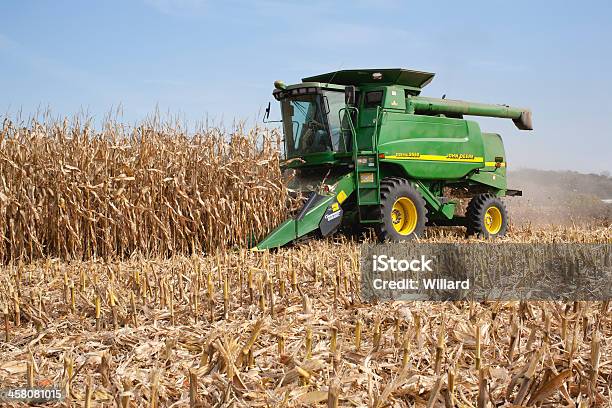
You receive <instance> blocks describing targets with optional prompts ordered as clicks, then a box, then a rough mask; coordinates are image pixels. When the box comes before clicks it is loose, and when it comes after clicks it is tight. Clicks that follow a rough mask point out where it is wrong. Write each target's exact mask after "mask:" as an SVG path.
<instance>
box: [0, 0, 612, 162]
mask: <svg viewBox="0 0 612 408" xmlns="http://www.w3.org/2000/svg"><path fill="white" fill-rule="evenodd" d="M0 15H2V24H1V25H0V70H1V72H2V75H0V90H1V93H0V109H2V111H3V112H9V113H15V112H17V111H18V110H21V111H22V112H23V115H24V116H28V115H30V114H32V113H34V112H36V110H37V109H38V108H40V107H42V108H46V107H50V108H51V110H52V112H53V113H54V115H57V116H63V115H72V114H73V113H77V112H80V111H86V112H88V113H89V114H90V115H92V116H93V117H94V118H95V119H96V120H97V121H101V120H102V118H103V117H104V116H105V115H106V114H107V113H108V112H109V111H110V110H111V108H113V107H116V106H117V105H119V104H121V106H122V108H123V120H124V121H126V122H128V123H135V122H136V121H138V120H140V119H142V118H144V117H145V116H147V114H150V113H151V112H153V111H154V109H155V107H156V106H159V109H160V110H161V111H162V112H170V113H172V114H175V115H179V116H180V117H181V118H183V119H185V120H186V121H188V122H189V123H195V122H196V121H201V120H203V119H204V118H205V117H207V116H208V117H209V119H214V121H216V122H217V123H219V122H223V123H224V124H225V125H227V126H231V124H232V121H233V120H234V119H239V120H247V121H248V122H247V123H250V124H252V123H255V121H257V120H259V119H258V112H260V111H261V110H262V109H263V108H264V107H265V106H266V105H267V103H268V101H270V100H272V98H271V91H272V83H273V81H274V80H275V79H283V80H284V81H285V82H287V83H294V82H299V81H300V79H301V78H302V77H303V76H309V75H314V74H318V73H322V72H328V71H334V70H337V69H339V68H342V69H349V68H370V67H372V68H376V67H389V68H391V67H404V68H414V69H419V70H426V71H432V72H436V73H437V77H436V78H435V79H434V81H433V82H432V84H431V85H429V86H428V87H427V88H426V89H425V91H424V92H423V94H424V95H427V96H441V95H442V94H447V97H448V98H455V99H465V100H472V101H478V102H491V103H508V104H514V105H518V106H528V107H530V108H532V110H533V112H534V126H535V127H536V130H535V131H534V132H521V131H518V130H516V128H515V127H514V126H513V125H512V123H511V122H510V121H507V120H492V119H483V120H481V119H479V122H480V123H481V125H482V127H483V129H484V130H488V131H497V132H499V133H501V134H502V135H503V136H504V140H505V143H506V149H507V153H508V156H509V162H510V165H513V166H515V167H536V168H543V169H573V170H578V171H583V172H602V171H610V172H612V148H611V146H612V99H610V98H611V95H610V94H611V93H612V78H611V73H612V45H611V44H612V24H611V23H610V22H611V21H612V2H609V1H586V2H558V1H555V2H553V1H537V2H534V1H511V2H501V1H493V0H489V1H472V2H456V1H448V2H444V1H436V2H423V1H419V2H415V1H394V0H378V1H365V0H355V1H320V0H310V1H281V0H254V1H240V0H227V1H223V2H222V1H218V2H215V1H211V0H174V1H173V0H124V1H115V0H107V1H97V2H94V1H77V0H73V1H68V0H56V1H42V0H41V1H32V0H23V1H4V2H2V4H1V5H0ZM273 105H274V104H273ZM275 108H276V106H275ZM277 114H278V110H275V111H273V113H272V115H273V116H275V115H277Z"/></svg>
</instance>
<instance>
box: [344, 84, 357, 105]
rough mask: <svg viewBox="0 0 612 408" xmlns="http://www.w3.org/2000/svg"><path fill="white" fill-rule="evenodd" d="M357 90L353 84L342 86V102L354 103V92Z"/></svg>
mask: <svg viewBox="0 0 612 408" xmlns="http://www.w3.org/2000/svg"><path fill="white" fill-rule="evenodd" d="M356 93H357V90H356V88H355V86H354V85H348V86H346V87H344V103H345V104H347V105H349V106H353V105H355V94H356Z"/></svg>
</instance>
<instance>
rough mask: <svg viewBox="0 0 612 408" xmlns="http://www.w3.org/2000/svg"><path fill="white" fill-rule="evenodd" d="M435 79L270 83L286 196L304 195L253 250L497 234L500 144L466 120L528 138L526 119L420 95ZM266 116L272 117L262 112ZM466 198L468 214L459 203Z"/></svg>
mask: <svg viewBox="0 0 612 408" xmlns="http://www.w3.org/2000/svg"><path fill="white" fill-rule="evenodd" d="M433 77H434V74H432V73H428V72H419V71H410V70H405V69H364V70H343V71H337V72H330V73H328V74H323V75H317V76H313V77H309V78H304V79H303V80H302V83H300V84H295V85H289V86H286V85H285V84H284V83H283V82H281V81H276V82H275V83H274V85H275V88H276V89H275V90H274V92H273V95H274V97H275V99H276V100H278V101H279V102H280V105H281V114H282V123H283V131H284V140H285V154H286V161H285V162H284V164H283V166H284V167H285V168H287V169H293V171H294V172H295V177H294V178H293V180H292V182H291V185H290V187H292V188H293V189H295V190H301V191H302V192H304V193H306V194H307V197H308V199H307V200H306V201H305V204H304V206H303V208H302V209H301V211H299V213H298V214H297V215H296V216H295V217H292V218H290V219H288V220H287V221H285V222H284V223H283V224H281V225H280V226H279V227H278V228H276V229H275V230H274V231H272V232H271V233H270V234H269V235H268V236H267V237H266V238H265V239H264V240H263V241H261V242H260V243H258V244H257V246H256V247H255V248H254V249H267V248H275V247H280V246H283V245H285V244H288V243H290V242H292V241H294V240H296V239H298V238H300V237H303V236H305V235H308V234H320V235H323V236H325V235H329V234H331V233H332V232H334V231H336V230H337V229H338V228H340V227H348V228H351V229H355V228H360V227H364V226H371V227H374V229H375V231H376V233H377V235H378V237H379V239H380V240H391V241H400V240H405V239H412V238H414V237H418V236H421V235H422V234H423V230H424V228H425V226H426V225H463V226H465V227H467V232H468V233H469V234H479V235H481V236H483V237H495V236H501V235H504V233H505V232H506V228H507V223H508V220H507V213H506V208H505V206H504V204H503V203H502V201H501V200H500V198H501V197H504V196H508V195H521V192H520V191H518V190H510V189H508V187H507V185H506V155H505V152H504V145H503V142H502V139H501V137H500V135H498V134H495V133H483V132H481V130H480V127H479V126H478V123H476V122H474V121H471V120H466V119H464V118H463V117H464V115H470V116H487V117H496V118H507V119H512V120H513V121H514V123H515V125H516V127H518V128H519V129H521V130H531V129H532V123H531V112H530V111H529V110H527V109H523V108H515V107H510V106H507V105H488V104H480V103H469V102H463V101H457V100H448V99H444V98H442V99H436V98H426V97H422V96H419V95H420V93H421V90H422V89H423V87H425V86H426V85H427V84H429V83H430V82H431V80H432V79H433ZM268 114H269V109H268ZM457 197H461V198H469V199H470V202H469V205H468V206H467V210H466V212H465V215H462V216H458V215H456V214H455V209H456V206H457V201H456V198H457Z"/></svg>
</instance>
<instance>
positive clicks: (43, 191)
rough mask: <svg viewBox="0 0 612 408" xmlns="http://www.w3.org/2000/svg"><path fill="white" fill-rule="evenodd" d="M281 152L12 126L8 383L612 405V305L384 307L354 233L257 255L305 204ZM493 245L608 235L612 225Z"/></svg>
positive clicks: (455, 237) (196, 403) (144, 127)
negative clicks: (290, 183) (371, 294)
mask: <svg viewBox="0 0 612 408" xmlns="http://www.w3.org/2000/svg"><path fill="white" fill-rule="evenodd" d="M279 160H280V155H279V136H278V134H276V133H275V132H268V131H264V130H261V129H253V130H250V131H244V130H242V129H240V128H238V129H237V130H235V131H232V132H226V131H224V130H223V129H216V128H215V129H210V128H209V129H206V128H203V129H200V130H199V131H196V132H195V134H193V135H191V134H188V133H187V132H186V131H185V130H184V128H183V127H182V126H181V125H180V124H179V123H177V122H166V123H162V122H161V121H159V120H158V119H152V120H148V121H145V122H144V123H142V124H140V125H138V126H135V127H127V126H123V125H120V124H119V123H118V122H116V121H113V120H108V121H107V122H106V123H105V124H104V126H103V127H102V128H101V129H100V130H96V129H94V128H93V127H92V125H91V123H90V122H88V121H86V120H82V119H78V118H77V119H75V120H73V121H66V120H64V121H53V120H49V119H44V120H40V121H34V120H33V121H29V122H27V123H21V122H14V121H11V120H9V119H5V120H4V122H3V126H2V133H1V135H0V176H1V180H2V184H1V185H0V234H1V235H0V264H2V266H0V389H7V388H13V387H25V386H28V387H35V386H36V387H47V388H48V387H57V388H60V389H61V390H62V393H63V395H64V396H65V399H64V400H63V401H59V402H52V403H49V404H46V405H45V406H58V407H59V406H80V407H94V406H95V407H98V406H99V407H114V406H118V407H122V408H127V407H153V408H157V407H183V406H189V407H221V406H223V407H310V406H327V407H339V406H355V407H369V408H382V407H413V406H416V407H445V408H455V407H478V408H484V407H495V406H508V407H531V406H547V407H558V406H568V407H569V406H572V407H574V406H578V407H599V406H610V401H611V395H612V394H611V390H610V388H611V386H610V384H612V351H611V350H612V348H611V346H612V344H611V343H612V318H611V313H610V312H611V311H610V304H609V302H573V303H562V302H518V301H517V302H482V303H474V302H380V303H376V304H371V303H366V302H363V301H362V299H361V297H360V287H361V286H360V272H359V243H358V242H355V241H351V240H348V239H347V238H346V237H342V236H340V237H337V238H330V239H326V240H321V241H310V242H307V243H305V244H301V245H298V246H296V247H293V248H283V249H280V250H278V251H276V252H262V253H253V252H250V251H248V250H246V248H247V247H248V240H249V239H250V237H261V236H262V235H264V234H265V233H266V232H267V231H269V230H270V229H271V228H273V227H274V226H276V225H277V224H278V223H280V222H281V221H282V220H283V219H284V218H285V216H286V213H287V212H288V210H291V209H292V208H293V207H292V206H294V204H295V201H292V200H290V198H289V195H288V190H287V188H286V187H285V186H284V185H283V182H282V177H281V172H280V170H279ZM362 239H365V240H366V242H367V240H368V239H369V238H367V237H365V238H363V237H362ZM423 240H424V241H426V242H457V241H460V242H469V240H466V238H465V237H464V234H463V231H462V230H461V229H457V228H431V229H428V230H426V236H425V237H423ZM470 240H477V238H470ZM500 241H501V242H532V243H552V242H582V243H607V244H610V243H611V242H612V226H610V224H609V223H602V222H598V221H597V222H593V223H591V224H590V225H588V226H585V225H578V226H576V225H574V226H568V225H557V226H547V227H542V226H533V225H531V224H529V223H527V224H525V225H521V226H515V227H512V228H510V229H509V232H508V236H507V237H505V238H503V239H501V240H500ZM6 404H7V405H9V406H19V404H18V403H17V402H15V403H9V402H7V403H6Z"/></svg>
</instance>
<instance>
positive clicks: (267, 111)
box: [264, 102, 270, 120]
mask: <svg viewBox="0 0 612 408" xmlns="http://www.w3.org/2000/svg"><path fill="white" fill-rule="evenodd" d="M267 119H270V102H268V107H267V108H266V113H265V114H264V120H267Z"/></svg>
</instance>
